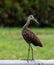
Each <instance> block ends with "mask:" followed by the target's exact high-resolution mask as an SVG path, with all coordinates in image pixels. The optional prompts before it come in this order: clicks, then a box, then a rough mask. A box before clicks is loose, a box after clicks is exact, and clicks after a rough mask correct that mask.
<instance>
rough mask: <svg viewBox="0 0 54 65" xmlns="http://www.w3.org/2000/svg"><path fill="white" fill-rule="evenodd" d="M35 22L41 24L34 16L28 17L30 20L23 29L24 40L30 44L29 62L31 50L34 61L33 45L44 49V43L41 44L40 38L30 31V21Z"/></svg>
mask: <svg viewBox="0 0 54 65" xmlns="http://www.w3.org/2000/svg"><path fill="white" fill-rule="evenodd" d="M31 20H33V21H35V22H36V23H37V24H39V22H38V21H37V20H36V19H35V18H34V16H33V15H30V16H29V17H28V20H27V22H26V24H25V25H24V26H23V29H22V36H23V38H24V40H25V41H26V42H27V43H28V45H29V48H28V57H27V60H29V53H30V49H31V51H32V60H34V56H33V48H32V46H31V43H32V44H33V45H34V46H39V47H42V46H43V45H42V43H41V42H40V40H39V38H38V37H37V36H36V35H35V34H34V33H33V32H32V31H30V30H29V29H28V25H29V24H30V21H31Z"/></svg>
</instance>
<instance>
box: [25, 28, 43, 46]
mask: <svg viewBox="0 0 54 65" xmlns="http://www.w3.org/2000/svg"><path fill="white" fill-rule="evenodd" d="M26 36H27V38H28V40H29V41H30V43H33V45H35V46H42V43H41V42H40V40H39V38H38V37H37V36H36V35H35V34H34V33H33V32H31V31H30V30H28V29H27V30H26Z"/></svg>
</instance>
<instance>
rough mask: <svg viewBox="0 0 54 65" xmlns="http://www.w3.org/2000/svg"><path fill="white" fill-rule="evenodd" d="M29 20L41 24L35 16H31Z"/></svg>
mask: <svg viewBox="0 0 54 65" xmlns="http://www.w3.org/2000/svg"><path fill="white" fill-rule="evenodd" d="M28 20H33V21H35V22H36V23H37V24H39V22H38V21H37V20H36V19H35V18H34V16H33V15H30V16H29V17H28Z"/></svg>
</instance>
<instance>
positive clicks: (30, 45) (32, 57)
mask: <svg viewBox="0 0 54 65" xmlns="http://www.w3.org/2000/svg"><path fill="white" fill-rule="evenodd" d="M30 47H31V51H32V60H34V55H33V48H32V46H31V45H30Z"/></svg>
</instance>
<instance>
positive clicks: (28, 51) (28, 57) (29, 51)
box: [27, 44, 30, 61]
mask: <svg viewBox="0 0 54 65" xmlns="http://www.w3.org/2000/svg"><path fill="white" fill-rule="evenodd" d="M29 54H30V44H29V48H28V57H27V61H28V60H29Z"/></svg>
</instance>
